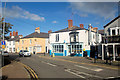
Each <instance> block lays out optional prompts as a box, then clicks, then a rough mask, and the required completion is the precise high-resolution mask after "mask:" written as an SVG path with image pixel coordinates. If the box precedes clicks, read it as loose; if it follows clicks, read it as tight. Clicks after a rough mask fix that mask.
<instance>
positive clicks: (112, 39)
mask: <svg viewBox="0 0 120 80" xmlns="http://www.w3.org/2000/svg"><path fill="white" fill-rule="evenodd" d="M102 43H120V35H114V36H107V37H106V38H105V37H102Z"/></svg>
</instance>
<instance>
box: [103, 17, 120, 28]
mask: <svg viewBox="0 0 120 80" xmlns="http://www.w3.org/2000/svg"><path fill="white" fill-rule="evenodd" d="M118 18H120V15H119V16H118V17H116V18H114V19H113V20H112V21H110V22H109V23H108V24H106V25H105V26H104V28H105V27H107V26H108V25H110V24H111V23H113V22H114V21H116V20H117V19H118Z"/></svg>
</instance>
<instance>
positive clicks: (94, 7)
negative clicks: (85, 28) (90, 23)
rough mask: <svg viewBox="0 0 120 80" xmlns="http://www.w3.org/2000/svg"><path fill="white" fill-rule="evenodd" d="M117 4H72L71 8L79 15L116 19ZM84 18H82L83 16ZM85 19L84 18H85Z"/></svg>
mask: <svg viewBox="0 0 120 80" xmlns="http://www.w3.org/2000/svg"><path fill="white" fill-rule="evenodd" d="M116 6H117V3H107V2H71V3H70V7H71V8H72V11H73V12H77V14H79V15H80V14H81V13H82V14H83V15H85V14H94V15H97V16H100V17H103V18H104V19H108V18H114V17H115V13H116V12H117V9H116V8H115V7H116ZM81 17H82V16H81ZM83 17H84V16H83Z"/></svg>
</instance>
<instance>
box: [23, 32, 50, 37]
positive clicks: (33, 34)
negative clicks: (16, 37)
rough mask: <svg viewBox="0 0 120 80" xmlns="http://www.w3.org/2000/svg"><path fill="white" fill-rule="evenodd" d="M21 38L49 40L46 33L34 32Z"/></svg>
mask: <svg viewBox="0 0 120 80" xmlns="http://www.w3.org/2000/svg"><path fill="white" fill-rule="evenodd" d="M23 38H49V34H48V33H43V32H40V33H38V32H34V33H31V34H29V35H27V36H25V37H23Z"/></svg>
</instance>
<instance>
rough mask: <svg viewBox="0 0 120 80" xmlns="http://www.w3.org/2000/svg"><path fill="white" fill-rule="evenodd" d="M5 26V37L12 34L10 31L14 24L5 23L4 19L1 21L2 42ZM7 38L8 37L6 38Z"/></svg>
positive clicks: (0, 38)
mask: <svg viewBox="0 0 120 80" xmlns="http://www.w3.org/2000/svg"><path fill="white" fill-rule="evenodd" d="M4 24H5V30H4V33H5V35H6V34H8V33H9V32H10V29H12V26H13V25H12V24H10V23H7V22H4V18H2V19H1V20H0V41H1V40H2V33H3V25H4ZM5 38H7V36H5Z"/></svg>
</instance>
